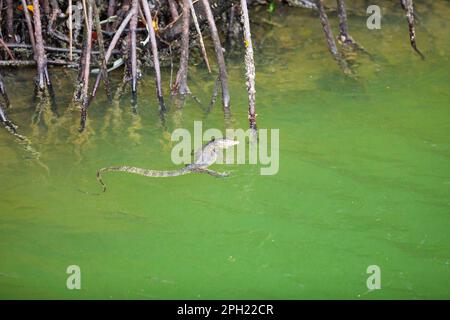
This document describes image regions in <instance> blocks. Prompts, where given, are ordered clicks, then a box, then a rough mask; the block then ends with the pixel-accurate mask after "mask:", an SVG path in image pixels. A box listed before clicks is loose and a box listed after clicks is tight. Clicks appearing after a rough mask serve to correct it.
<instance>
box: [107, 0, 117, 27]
mask: <svg viewBox="0 0 450 320" xmlns="http://www.w3.org/2000/svg"><path fill="white" fill-rule="evenodd" d="M115 12H116V0H109V3H108V18H109V17H112V16H114V14H115ZM111 26H112V24H111V23H108V25H107V26H106V30H108V31H111Z"/></svg>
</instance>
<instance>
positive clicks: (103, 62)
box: [91, 1, 111, 99]
mask: <svg viewBox="0 0 450 320" xmlns="http://www.w3.org/2000/svg"><path fill="white" fill-rule="evenodd" d="M93 10H94V11H93V12H94V24H95V30H96V31H97V42H98V47H99V52H100V55H99V60H100V70H101V72H102V77H103V82H104V85H105V92H106V97H107V98H108V99H111V92H110V88H109V77H108V68H107V66H106V60H105V43H104V40H103V32H102V26H101V25H100V13H99V10H98V8H97V5H96V4H95V1H94V2H93ZM91 54H92V52H91Z"/></svg>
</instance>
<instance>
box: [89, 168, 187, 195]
mask: <svg viewBox="0 0 450 320" xmlns="http://www.w3.org/2000/svg"><path fill="white" fill-rule="evenodd" d="M191 171H192V170H191V169H190V168H189V167H184V168H181V169H177V170H150V169H143V168H138V167H129V166H121V167H106V168H101V169H99V170H97V181H98V182H99V183H100V184H101V186H102V187H103V192H105V191H106V184H105V183H104V182H103V179H102V173H103V172H128V173H134V174H138V175H141V176H145V177H176V176H181V175H184V174H187V173H190V172H191Z"/></svg>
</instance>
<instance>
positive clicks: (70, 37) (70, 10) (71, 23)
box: [68, 0, 73, 61]
mask: <svg viewBox="0 0 450 320" xmlns="http://www.w3.org/2000/svg"><path fill="white" fill-rule="evenodd" d="M68 10H69V61H72V58H73V57H72V54H73V31H72V30H73V21H72V10H73V7H72V0H69V5H68Z"/></svg>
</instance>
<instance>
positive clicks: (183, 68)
mask: <svg viewBox="0 0 450 320" xmlns="http://www.w3.org/2000/svg"><path fill="white" fill-rule="evenodd" d="M189 11H190V9H189V0H183V13H182V19H183V35H182V36H181V52H180V67H179V69H178V73H177V76H176V79H175V84H174V85H173V87H172V93H173V94H174V93H179V94H182V95H184V94H187V93H189V92H190V91H189V88H188V86H187V73H188V61H189V20H190V14H189Z"/></svg>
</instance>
